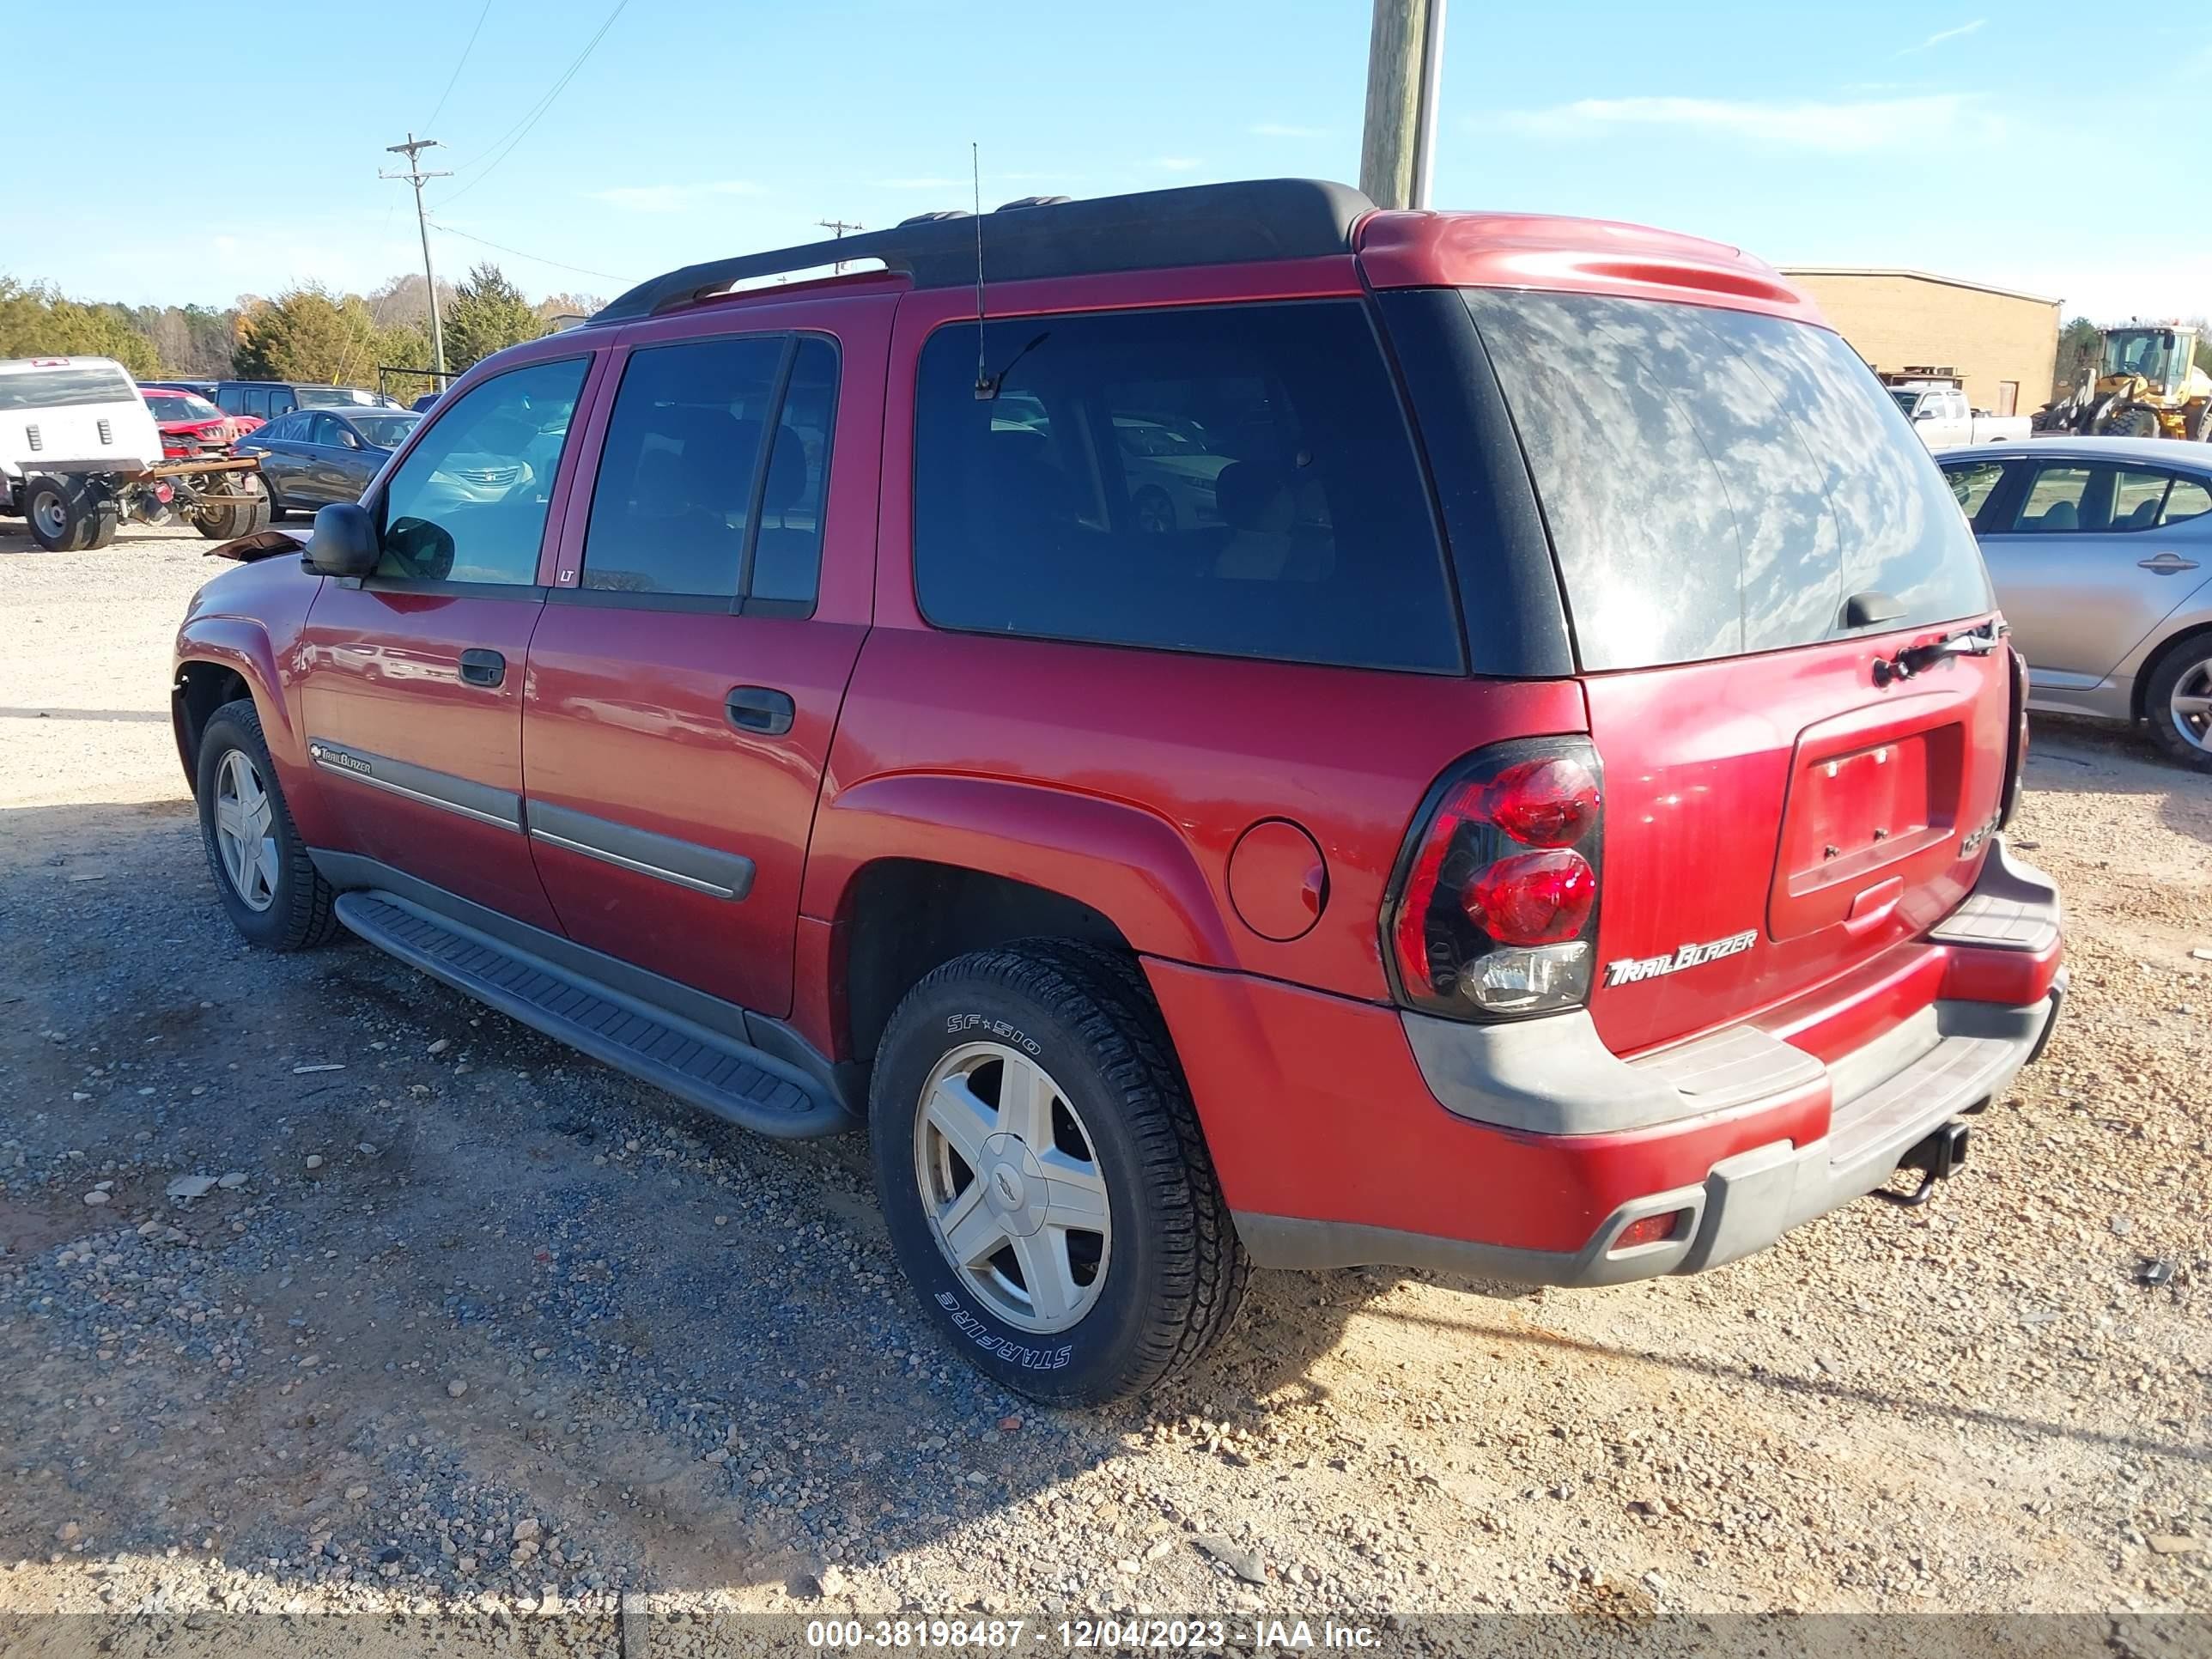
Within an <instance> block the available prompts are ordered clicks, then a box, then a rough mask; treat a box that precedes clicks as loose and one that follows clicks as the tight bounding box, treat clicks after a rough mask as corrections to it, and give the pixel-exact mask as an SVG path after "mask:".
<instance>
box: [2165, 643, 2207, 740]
mask: <svg viewBox="0 0 2212 1659" xmlns="http://www.w3.org/2000/svg"><path fill="white" fill-rule="evenodd" d="M2166 710H2167V713H2168V714H2170V715H2171V716H2172V720H2173V729H2174V730H2175V731H2177V732H2180V733H2181V736H2182V738H2183V740H2184V741H2185V742H2187V743H2190V744H2194V745H2195V746H2196V747H2197V748H2199V749H2202V750H2206V751H2208V752H2212V658H2207V659H2204V660H2203V661H2202V662H2198V663H2194V664H2192V665H2190V666H2189V667H2187V668H2185V669H2183V670H2182V671H2181V678H2179V679H2177V680H2176V681H2174V683H2173V690H2172V694H2171V695H2170V696H2168V697H2167V698H2166Z"/></svg>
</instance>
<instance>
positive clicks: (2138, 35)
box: [0, 0, 2212, 321]
mask: <svg viewBox="0 0 2212 1659" xmlns="http://www.w3.org/2000/svg"><path fill="white" fill-rule="evenodd" d="M90 15H91V14H88V13H81V12H77V11H76V10H75V9H74V8H70V7H63V6H52V5H42V6H35V7H31V8H27V9H26V11H25V13H24V15H20V16H18V17H16V18H15V20H14V21H13V22H11V24H10V27H9V48H10V56H11V58H13V60H14V61H15V62H18V63H26V64H32V63H66V62H76V61H80V60H82V57H83V53H84V52H85V51H86V50H87V49H88V47H87V42H86V40H85V33H86V23H85V20H86V19H87V18H88V17H89V16H90ZM98 16H99V20H100V29H101V31H102V32H103V33H112V34H113V35H114V36H116V37H117V38H123V39H134V40H141V41H146V42H153V41H158V42H159V47H158V50H154V51H147V52H138V53H136V54H135V55H134V56H132V58H131V65H130V67H129V68H128V69H127V70H125V71H123V72H120V74H119V75H118V78H117V79H116V80H114V81H112V82H110V83H109V84H107V85H106V88H105V89H104V90H103V92H102V93H101V94H100V96H99V97H98V98H97V99H95V100H92V101H90V102H89V103H88V104H87V105H86V106H85V109H84V118H83V120H82V123H80V124H78V125H64V124H63V123H60V122H57V120H56V119H55V118H56V117H57V116H60V117H63V118H64V121H65V118H66V116H67V113H68V112H67V110H66V109H65V108H64V107H62V106H61V103H60V100H61V97H62V93H61V88H62V86H63V84H64V83H63V82H58V81H52V80H48V81H46V82H41V83H40V86H41V90H40V91H39V92H38V93H36V94H33V98H32V104H31V106H29V108H28V109H27V110H24V109H19V111H18V113H19V114H28V115H32V116H34V117H36V119H35V120H33V123H32V126H33V128H34V129H35V130H36V131H40V132H41V133H44V134H48V135H50V136H52V138H53V141H54V142H56V143H60V144H64V145H65V147H66V150H67V155H68V161H69V167H67V168H66V169H65V170H64V176H81V177H82V178H83V179H88V180H92V181H96V182H94V184H92V185H89V186H88V187H86V188H82V189H70V190H64V191H46V190H40V191H31V192H29V193H28V194H25V193H23V192H18V193H17V196H16V198H15V200H14V201H13V202H11V204H10V205H9V208H7V209H6V210H0V274H6V275H9V276H15V277H16V278H17V279H19V280H46V281H51V282H52V283H57V284H58V285H59V286H60V288H61V289H63V290H64V292H65V293H68V294H70V295H72V296H74V297H77V298H84V299H117V300H123V301H128V302H131V303H165V302H166V303H185V302H189V301H199V302H203V303H209V304H227V303H228V302H230V301H233V300H234V299H235V298H236V297H237V296H238V295H241V294H246V293H254V294H263V295H267V294H271V293H275V292H277V291H280V290H282V289H285V288H287V287H289V286H290V285H292V284H295V283H303V282H310V281H320V282H323V283H329V284H331V285H332V286H335V287H338V288H346V289H360V290H366V289H368V288H370V287H373V286H374V285H375V284H376V283H380V282H381V281H382V280H384V279H385V278H386V277H387V276H392V275H394V274H396V273H399V272H404V271H407V270H420V269H421V264H422V252H421V247H420V244H419V243H418V241H417V240H416V225H415V216H414V208H413V202H412V198H411V195H410V191H409V188H408V186H407V185H404V184H403V183H395V182H391V181H387V180H384V179H379V178H378V176H377V174H378V171H379V169H380V168H390V167H398V166H402V165H404V162H403V161H402V158H400V157H398V156H396V155H387V154H386V151H385V146H386V145H387V144H392V143H398V142H399V141H401V140H402V139H403V138H404V137H407V136H408V134H409V132H410V131H413V132H414V133H416V134H417V135H421V136H428V137H435V138H437V139H439V140H441V142H442V144H443V146H444V147H443V148H441V149H435V150H430V151H428V152H425V155H424V158H423V161H422V165H423V166H424V167H435V168H441V169H450V170H451V171H452V173H453V177H452V178H449V179H435V180H433V181H431V183H430V184H429V185H427V186H426V187H425V195H426V197H427V199H428V202H429V203H430V204H431V209H432V215H431V233H430V235H431V252H432V253H433V255H434V256H435V259H436V261H437V264H438V268H439V273H440V275H441V277H450V276H459V275H460V274H461V273H462V271H463V269H464V268H465V266H466V265H468V264H471V263H473V262H474V261H476V260H477V259H479V258H489V259H492V260H494V261H495V262H496V263H498V264H500V265H501V267H502V268H503V269H504V270H506V271H507V274H508V276H511V277H512V278H513V279H514V280H515V281H516V282H517V283H519V284H520V286H521V287H522V288H523V289H525V290H526V291H527V292H529V293H530V294H532V295H540V294H544V293H550V292H554V291H568V292H582V293H587V294H595V295H601V296H611V295H614V294H615V293H617V292H619V291H620V290H621V289H623V287H625V286H627V285H628V284H629V283H632V282H635V281H638V280H641V279H643V278H645V277H647V276H653V275H654V274H656V273H657V272H659V271H661V270H666V269H670V268H671V267H673V266H676V265H679V264H686V263H689V262H690V261H693V260H696V259H701V258H712V257H715V256H719V255H723V254H728V253H733V252H743V251H745V250H747V249H750V248H757V247H771V246H782V245H786V244H788V243H792V242H796V241H801V240H811V239H812V238H815V237H817V236H820V235H823V234H826V233H824V232H823V231H821V230H819V229H817V226H816V222H817V221H819V220H826V219H843V220H846V221H848V222H859V223H860V224H862V225H866V226H869V227H879V226H883V225H887V224H890V223H894V222H896V221H897V220H898V219H900V218H902V217H904V216H907V215H908V214H912V213H915V212H920V211H922V210H927V209H933V208H947V207H964V206H966V205H968V204H969V199H970V185H969V144H970V143H971V142H972V143H976V144H978V145H980V146H981V167H982V174H983V178H982V193H983V198H984V202H985V204H986V205H987V206H989V205H995V204H997V203H999V202H1000V201H1004V200H1006V199H1008V198H1010V197H1017V196H1024V195H1030V194H1037V193H1047V192H1050V193H1056V194H1066V195H1072V196H1097V195H1107V194H1112V193H1115V192H1118V191H1129V190H1141V189H1148V188H1155V187H1158V186H1163V185H1183V184H1197V183H1202V182H1206V181H1210V180H1215V179H1235V178H1252V177H1265V176H1274V175H1284V174H1295V175H1306V176H1318V177H1322V178H1334V179H1344V180H1346V181H1352V180H1355V179H1357V177H1358V161H1359V125H1360V117H1361V110H1362V105H1363V102H1364V92H1365V60H1366V50H1367V32H1368V25H1369V16H1370V8H1369V0H1272V3H1247V0H1112V3H1110V4H1087V5H1085V4H1070V3H1065V0H1023V3H1015V4H957V3H951V0H850V3H839V0H813V3H808V4H799V5H793V4H790V3H787V0H778V3H766V0H710V3H699V0H692V3H684V0H528V3H525V0H489V4H488V5H487V4H485V3H484V0H369V3H368V4H353V5H343V6H312V7H311V6H286V7H283V8H281V9H278V8H276V7H272V6H270V5H267V4H263V5H260V6H251V7H247V8H245V9H234V11H232V12H231V13H229V14H228V16H229V18H230V20H231V21H230V22H229V23H228V24H226V25H225V26H224V27H219V28H218V27H179V26H178V18H179V14H178V12H177V10H176V9H175V7H174V6H173V4H163V5H161V6H159V7H156V6H155V5H152V4H148V3H142V0H123V3H118V4H111V5H108V6H105V7H102V8H100V9H98ZM196 89H204V91H203V90H196ZM2208 90H2212V7H2207V6H2205V5H2204V4H2203V3H2202V0H2189V3H2173V4H2160V3H2146V4H2141V5H2136V6H2133V7H2130V8H2127V9H2124V10H2122V11H2120V12H2116V13H2113V14H2110V15H2106V14H2102V13H2100V12H2094V11H2085V10H2083V9H2081V8H2080V7H2078V6H2070V5H2068V4H2065V3H2063V0H2009V3H2006V4H2003V5H1998V4H1997V3H1996V0H1955V3H1954V0H1938V3H1916V4H1905V3H1887V0H1857V3H1850V4H1840V3H1831V0H1765V3H1759V4H1717V3H1694V0H1685V3H1681V4H1678V5H1671V6H1655V5H1650V4H1649V3H1634V4H1616V3H1595V4H1589V3H1576V0H1556V3H1553V4H1549V5H1544V6H1536V7H1528V6H1513V7H1504V6H1498V5H1495V4H1486V3H1480V0H1456V3H1455V4H1454V5H1453V6H1452V7H1451V11H1450V17H1449V22H1448V25H1447V27H1446V31H1445V51H1444V65H1443V124H1442V126H1441V128H1440V130H1439V137H1438V141H1437V166H1436V191H1435V205H1437V206H1439V207H1464V208H1488V209H1504V210H1538V211H1543V212H1548V213H1562V214H1577V215H1588V216H1594V217H1600V218H1611V219H1625V220H1631V221H1636V222H1643V223H1647V224H1656V225H1662V226H1665V227H1667V228H1671V229H1676V230H1684V231H1689V232H1693V233H1696V234H1701V235H1705V236H1711V237H1715V238H1717V239H1719V240H1723V241H1728V242H1732V243H1735V244H1737V245H1739V246H1742V247H1745V248H1747V249H1748V250H1749V251H1750V252H1753V253H1755V254H1758V255H1759V256H1760V257H1762V258H1766V259H1768V260H1770V261H1771V262H1773V263H1775V264H1783V265H1789V264H1845V265H1901V266H1908V267H1912V268H1916V269H1920V270H1934V271H1937V272H1941V273H1943V274H1945V275H1950V276H1963V277H1966V278H1969V279H1972V280H1974V281H1978V282H1983V283H1992V284H1995V285H1997V286H2000V287H2007V288H2014V289H2021V290H2024V291H2026V292H2029V293H2033V294H2039V295H2045V296H2049V297H2052V298H2058V299H2062V300H2063V301H2064V302H2065V305H2066V309H2067V314H2069V316H2070V315H2073V314H2075V313H2086V314H2088V315H2090V316H2093V317H2094V318H2097V319H2100V320H2103V321H2114V320H2122V319H2125V318H2127V317H2129V316H2133V315H2142V316H2145V317H2150V316H2166V315H2172V314H2185V315H2186V314H2202V313H2206V312H2212V211H2208V196H2207V192H2206V189H2205V182H2204V181H2205V175H2204V171H2203V168H2204V159H2203V143H2202V142H2201V141H2202V137H2203V134H2204V132H2205V131H2207V130H2208V129H2207V123H2206V119H2205V118H2206V115H2207V112H2208V111H2212V99H2208V96H2207V94H2208ZM49 100H51V101H49ZM42 104H44V105H46V108H45V109H44V110H41V109H40V105H42ZM42 142H44V141H43V140H42ZM134 181H135V182H134Z"/></svg>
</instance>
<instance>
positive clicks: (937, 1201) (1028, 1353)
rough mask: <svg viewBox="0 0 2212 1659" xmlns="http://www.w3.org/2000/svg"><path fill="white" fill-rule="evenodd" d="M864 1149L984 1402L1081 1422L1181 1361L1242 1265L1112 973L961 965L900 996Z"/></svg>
mask: <svg viewBox="0 0 2212 1659" xmlns="http://www.w3.org/2000/svg"><path fill="white" fill-rule="evenodd" d="M869 1133H870V1136H871V1138H872V1142H873V1152H874V1158H875V1164H876V1182H877V1188H878V1192H879V1194H880V1195H881V1197H882V1200H883V1206H884V1216H885V1218H886V1220H887V1221H888V1223H889V1225H890V1235H891V1242H892V1244H893V1246H894V1248H895V1249H896V1250H897V1252H898V1256H899V1262H900V1265H901V1266H902V1267H904V1269H905V1270H906V1274H907V1277H908V1279H910V1280H911V1281H912V1282H913V1284H914V1285H915V1288H916V1290H917V1291H919V1292H920V1293H921V1299H922V1302H923V1304H924V1305H925V1307H926V1308H927V1311H928V1313H929V1315H930V1316H931V1318H932V1320H933V1322H936V1323H937V1324H938V1325H939V1327H940V1328H942V1329H943V1330H944V1332H945V1335H946V1337H947V1338H948V1339H949V1340H951V1342H952V1343H953V1345H954V1346H956V1347H957V1348H958V1349H959V1350H960V1352H961V1353H962V1354H963V1356H965V1358H967V1359H968V1361H969V1363H970V1364H973V1365H975V1368H976V1369H977V1370H981V1371H982V1372H983V1373H984V1374H985V1375H986V1376H989V1377H991V1378H992V1379H993V1380H994V1381H995V1382H997V1383H1000V1384H1001V1385H1002V1386H1004V1387H1006V1388H1009V1389H1014V1390H1016V1391H1017V1392H1019V1393H1022V1394H1026V1395H1030V1396H1032V1397H1034V1398H1036V1399H1038V1400H1042V1401H1048V1402H1050V1403H1052V1404H1055V1405H1069V1406H1073V1405H1097V1404H1100V1403H1102V1402H1103V1401H1109V1400H1113V1399H1115V1398H1118V1397H1120V1396H1121V1395H1128V1394H1133V1393H1136V1392H1139V1391H1140V1390H1142V1389H1148V1388H1151V1387H1152V1386H1153V1385H1154V1384H1156V1383H1159V1382H1161V1381H1163V1380H1164V1379H1165V1378H1166V1377H1169V1376H1172V1375H1174V1374H1175V1373H1176V1372H1177V1371H1179V1370H1182V1369H1183V1368H1185V1367H1186V1366H1188V1365H1189V1364H1192V1363H1193V1362H1194V1361H1195V1360H1196V1359H1197V1358H1199V1357H1200V1355H1201V1354H1203V1353H1205V1352H1206V1350H1207V1349H1208V1348H1209V1347H1211V1346H1212V1344H1213V1343H1214V1341H1215V1340H1217V1339H1218V1337H1219V1336H1220V1334H1221V1333H1222V1331H1223V1330H1224V1329H1225V1328H1227V1326H1228V1323H1229V1321H1230V1318H1231V1315H1232V1314H1233V1313H1234V1312H1235V1311H1236V1308H1237V1302H1238V1300H1239V1298H1240V1297H1242V1295H1243V1287H1244V1279H1245V1272H1246V1268H1245V1262H1244V1257H1243V1251H1242V1249H1241V1248H1240V1247H1239V1245H1238V1243H1237V1233H1236V1228H1235V1225H1234V1224H1233V1222H1232V1221H1231V1218H1230V1215H1229V1210H1228V1206H1227V1205H1226V1204H1225V1202H1224V1201H1223V1200H1222V1196H1221V1190H1220V1188H1219V1186H1218V1184H1217V1183H1216V1182H1215V1180H1214V1176H1213V1166H1212V1160H1211V1159H1210V1158H1208V1156H1207V1154H1206V1143H1205V1139H1204V1138H1203V1136H1202V1135H1201V1134H1200V1131H1199V1126H1198V1116H1197V1114H1196V1112H1195V1111H1194V1109H1193V1108H1192V1106H1191V1103H1190V1097H1189V1093H1188V1091H1187V1090H1186V1089H1185V1087H1184V1085H1183V1082H1182V1075H1181V1073H1180V1071H1179V1070H1178V1069H1177V1067H1176V1064H1175V1059H1174V1054H1173V1050H1172V1049H1171V1048H1170V1045H1169V1042H1168V1037H1167V1032H1166V1030H1165V1029H1164V1026H1163V1025H1162V1024H1161V1023H1160V1018H1159V1011H1158V1008H1157V1006H1155V1005H1154V1004H1153V1002H1152V996H1151V994H1150V991H1149V989H1148V988H1147V987H1146V985H1145V982H1144V979H1143V976H1142V975H1140V974H1139V973H1138V971H1137V969H1136V967H1135V964H1134V963H1130V962H1128V961H1127V959H1126V958H1124V957H1118V956H1115V955H1114V954H1112V953H1110V952H1108V951H1101V950H1097V949H1096V948H1094V947H1091V946H1089V945H1078V944H1074V943H1073V942H1069V941H1065V940H1031V941H1029V942H1027V943H1024V944H1021V945H1009V946H1006V947H1004V948H1002V949H998V950H992V951H977V952H975V954H973V955H971V956H966V957H960V958H958V959H957V961H953V962H950V963H946V964H945V966H943V967H941V968H939V969H937V970H936V971H935V972H934V973H933V974H931V975H929V976H928V977H927V978H926V979H924V980H923V981H921V984H919V985H917V986H916V987H915V988H914V989H913V990H912V991H911V992H909V993H908V995H907V998H906V1000H904V1001H903V1002H902V1003H901V1004H900V1005H899V1008H898V1012H896V1014H895V1015H893V1016H892V1018H891V1023H890V1027H889V1029H887V1030H885V1031H884V1039H883V1042H882V1045H881V1046H880V1048H878V1051H877V1059H876V1067H875V1076H874V1080H873V1084H872V1087H871V1091H870V1105H869Z"/></svg>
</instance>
